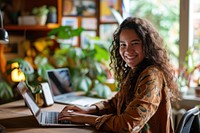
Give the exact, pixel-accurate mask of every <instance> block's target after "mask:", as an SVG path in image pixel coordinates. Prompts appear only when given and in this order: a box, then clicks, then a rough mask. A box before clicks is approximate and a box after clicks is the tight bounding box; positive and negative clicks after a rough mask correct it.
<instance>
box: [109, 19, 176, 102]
mask: <svg viewBox="0 0 200 133" xmlns="http://www.w3.org/2000/svg"><path fill="white" fill-rule="evenodd" d="M124 29H133V30H134V31H135V32H136V33H137V35H138V36H139V38H140V39H141V41H142V44H143V45H142V49H143V51H144V55H145V58H146V59H148V60H149V61H150V62H151V63H152V64H153V65H155V66H157V67H158V68H160V70H162V71H163V73H164V75H165V78H166V81H167V85H168V87H169V88H170V90H171V93H172V97H173V98H176V97H177V95H178V86H177V83H176V81H175V76H174V73H173V72H174V70H173V67H172V66H171V64H170V61H169V58H168V55H167V51H166V50H165V48H164V42H163V38H162V37H161V36H160V35H159V33H158V32H157V30H156V29H155V28H154V26H153V25H152V24H151V23H150V22H149V21H147V20H145V19H141V18H137V17H128V18H126V19H125V20H124V21H123V22H122V23H121V24H120V26H119V27H118V28H117V29H116V31H115V32H114V34H113V41H112V45H111V46H110V53H111V55H110V59H111V63H110V67H111V69H113V70H114V76H115V79H116V80H117V81H118V82H119V83H121V82H122V81H123V79H124V78H125V77H126V75H127V71H129V69H130V67H127V66H125V64H126V62H125V61H124V60H123V59H122V57H121V55H120V53H119V48H120V45H119V43H120V33H121V31H122V30H124Z"/></svg>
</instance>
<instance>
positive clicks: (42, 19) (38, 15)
mask: <svg viewBox="0 0 200 133" xmlns="http://www.w3.org/2000/svg"><path fill="white" fill-rule="evenodd" d="M48 12H49V10H48V8H47V6H46V5H43V6H40V7H34V8H33V9H32V12H31V13H32V14H33V15H34V16H35V20H36V23H37V24H38V25H45V24H46V20H47V14H48Z"/></svg>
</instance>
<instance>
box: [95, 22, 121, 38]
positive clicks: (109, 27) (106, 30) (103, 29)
mask: <svg viewBox="0 0 200 133" xmlns="http://www.w3.org/2000/svg"><path fill="white" fill-rule="evenodd" d="M117 27H118V24H101V25H100V27H99V30H100V31H99V34H100V38H101V39H102V40H104V41H108V42H111V41H112V37H113V33H114V31H115V30H116V29H117Z"/></svg>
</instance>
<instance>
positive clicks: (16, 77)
mask: <svg viewBox="0 0 200 133" xmlns="http://www.w3.org/2000/svg"><path fill="white" fill-rule="evenodd" d="M11 68H12V69H13V70H12V72H11V80H12V81H13V82H20V81H25V75H24V73H23V72H22V71H21V69H20V68H19V64H18V63H17V62H15V63H13V64H12V65H11Z"/></svg>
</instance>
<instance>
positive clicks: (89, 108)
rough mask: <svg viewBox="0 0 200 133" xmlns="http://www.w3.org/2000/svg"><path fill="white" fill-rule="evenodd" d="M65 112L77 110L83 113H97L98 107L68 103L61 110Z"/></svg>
mask: <svg viewBox="0 0 200 133" xmlns="http://www.w3.org/2000/svg"><path fill="white" fill-rule="evenodd" d="M63 112H76V113H82V114H95V113H97V107H96V106H87V107H85V106H78V105H67V106H65V108H64V109H63V110H62V111H61V113H63Z"/></svg>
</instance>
